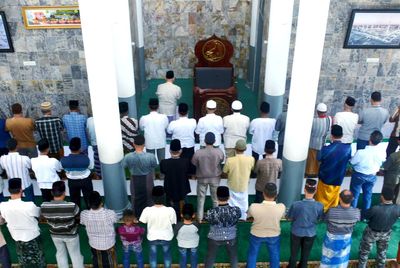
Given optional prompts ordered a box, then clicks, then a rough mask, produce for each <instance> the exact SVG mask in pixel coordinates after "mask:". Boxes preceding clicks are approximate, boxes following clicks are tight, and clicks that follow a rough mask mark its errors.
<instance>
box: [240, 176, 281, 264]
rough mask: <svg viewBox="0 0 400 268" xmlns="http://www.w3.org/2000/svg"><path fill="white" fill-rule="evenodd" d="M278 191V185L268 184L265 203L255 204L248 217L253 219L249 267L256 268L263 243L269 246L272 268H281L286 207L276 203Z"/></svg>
mask: <svg viewBox="0 0 400 268" xmlns="http://www.w3.org/2000/svg"><path fill="white" fill-rule="evenodd" d="M277 194H278V189H277V187H276V184H274V183H267V184H266V185H265V188H264V201H263V202H262V203H260V204H257V203H253V204H252V205H251V206H250V208H249V211H248V212H247V215H248V217H253V219H254V221H253V224H252V225H251V230H250V238H249V240H250V241H249V251H248V254H247V267H248V268H255V267H256V262H257V256H258V251H259V249H260V246H261V244H262V243H263V242H265V244H266V245H267V248H268V254H269V261H270V267H271V268H279V258H280V240H281V238H280V234H281V226H280V224H281V219H282V217H283V216H284V215H285V205H284V204H282V203H279V204H277V203H276V202H275V199H276V196H277Z"/></svg>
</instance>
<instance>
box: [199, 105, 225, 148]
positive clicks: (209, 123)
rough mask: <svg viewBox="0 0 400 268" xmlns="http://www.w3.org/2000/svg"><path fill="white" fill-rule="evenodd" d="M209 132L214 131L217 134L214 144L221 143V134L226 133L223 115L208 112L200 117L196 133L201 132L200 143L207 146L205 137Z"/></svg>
mask: <svg viewBox="0 0 400 268" xmlns="http://www.w3.org/2000/svg"><path fill="white" fill-rule="evenodd" d="M207 132H212V133H214V135H215V142H214V146H219V145H220V144H221V134H222V133H224V123H223V121H222V117H221V116H219V115H216V114H214V113H213V114H206V115H205V116H203V117H202V118H200V119H199V122H198V124H197V127H196V133H197V134H199V136H200V137H199V138H200V145H201V146H205V145H206V144H205V142H204V137H205V136H206V134H207Z"/></svg>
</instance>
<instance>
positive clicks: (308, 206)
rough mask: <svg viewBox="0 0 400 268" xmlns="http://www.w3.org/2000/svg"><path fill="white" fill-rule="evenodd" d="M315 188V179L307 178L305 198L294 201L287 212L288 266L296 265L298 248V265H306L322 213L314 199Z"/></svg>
mask: <svg viewBox="0 0 400 268" xmlns="http://www.w3.org/2000/svg"><path fill="white" fill-rule="evenodd" d="M316 190H317V181H315V180H313V179H307V180H306V185H305V186H304V195H305V198H304V199H303V200H301V201H296V202H294V203H293V204H292V206H291V207H290V209H289V212H288V214H287V218H288V220H290V221H292V232H291V234H290V259H289V266H288V267H289V268H295V267H297V266H296V260H297V252H298V251H299V249H300V250H301V257H300V263H299V266H298V267H299V268H306V267H307V262H308V256H309V255H310V253H311V249H312V246H313V244H314V240H315V238H316V236H317V230H316V229H317V224H318V220H319V219H321V218H322V216H323V215H324V206H323V205H322V204H321V203H320V202H316V201H315V200H314V194H315V191H316Z"/></svg>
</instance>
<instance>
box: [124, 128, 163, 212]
mask: <svg viewBox="0 0 400 268" xmlns="http://www.w3.org/2000/svg"><path fill="white" fill-rule="evenodd" d="M144 143H145V140H144V137H143V136H142V135H138V136H136V137H135V141H134V144H133V146H134V147H135V151H133V152H131V153H128V154H126V155H125V157H124V159H123V160H122V166H123V167H124V168H129V172H130V174H131V187H130V188H131V200H132V208H133V209H134V212H135V216H136V218H139V217H140V214H142V211H143V209H144V208H145V207H147V206H149V205H151V190H152V189H153V186H154V168H155V167H156V166H157V160H156V157H155V156H154V154H151V153H148V152H145V151H144Z"/></svg>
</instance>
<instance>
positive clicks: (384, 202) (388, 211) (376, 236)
mask: <svg viewBox="0 0 400 268" xmlns="http://www.w3.org/2000/svg"><path fill="white" fill-rule="evenodd" d="M393 197H394V191H393V189H390V188H383V189H382V194H381V204H379V205H376V206H373V207H372V208H371V209H370V210H368V211H367V212H366V213H365V219H366V220H367V221H368V225H367V227H366V228H365V230H364V233H363V236H362V238H361V243H360V250H359V251H360V255H359V261H358V267H359V268H365V267H366V266H367V262H368V254H369V252H370V251H371V249H372V245H373V244H374V243H376V248H377V254H376V267H377V268H384V267H385V263H386V250H387V248H388V246H389V240H390V235H391V233H392V227H393V225H394V224H395V223H396V221H397V219H398V218H399V217H400V206H399V205H395V204H393Z"/></svg>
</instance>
